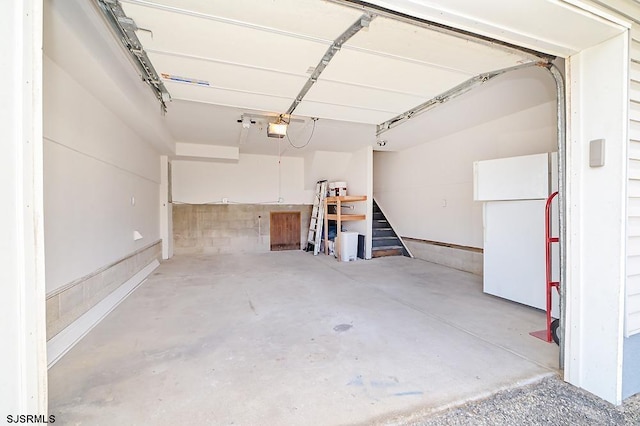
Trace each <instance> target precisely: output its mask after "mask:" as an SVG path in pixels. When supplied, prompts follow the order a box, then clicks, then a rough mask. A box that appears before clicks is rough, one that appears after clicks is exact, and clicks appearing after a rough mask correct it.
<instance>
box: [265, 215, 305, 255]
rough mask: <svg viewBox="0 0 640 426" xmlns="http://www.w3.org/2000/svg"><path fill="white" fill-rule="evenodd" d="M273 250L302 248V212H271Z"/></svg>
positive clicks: (270, 225) (270, 232)
mask: <svg viewBox="0 0 640 426" xmlns="http://www.w3.org/2000/svg"><path fill="white" fill-rule="evenodd" d="M269 227H270V231H269V235H270V241H271V251H280V250H300V212H271V219H270V224H269Z"/></svg>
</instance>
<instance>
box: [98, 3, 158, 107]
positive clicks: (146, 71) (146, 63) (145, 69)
mask: <svg viewBox="0 0 640 426" xmlns="http://www.w3.org/2000/svg"><path fill="white" fill-rule="evenodd" d="M97 2H98V6H99V7H100V10H101V11H102V13H103V15H104V16H105V18H106V19H107V22H109V25H110V26H111V28H112V29H113V31H114V32H115V33H116V35H117V37H118V39H120V42H122V45H123V46H124V48H125V49H127V52H128V53H129V56H130V57H131V59H132V60H133V63H134V65H135V66H136V68H138V72H139V73H140V76H141V77H142V80H143V81H144V82H145V83H147V84H148V85H149V87H151V90H153V93H154V94H155V95H156V98H158V101H159V102H160V108H161V109H162V113H165V112H167V102H168V101H170V100H171V95H170V94H169V91H168V90H167V88H166V87H165V86H164V83H162V81H161V80H160V77H159V76H158V73H157V72H156V70H155V68H154V67H153V64H152V63H151V60H150V59H149V57H148V56H147V52H145V50H144V49H143V48H142V43H140V40H139V39H138V36H137V35H136V31H137V30H138V29H141V28H138V26H137V25H136V23H135V22H134V21H133V19H131V18H129V17H128V16H127V15H126V14H125V13H124V10H123V9H122V5H121V4H120V1H119V0H97Z"/></svg>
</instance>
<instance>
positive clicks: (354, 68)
mask: <svg viewBox="0 0 640 426" xmlns="http://www.w3.org/2000/svg"><path fill="white" fill-rule="evenodd" d="M473 75H475V74H467V73H463V72H459V71H450V70H446V69H443V68H441V67H436V66H427V65H423V64H419V63H416V62H408V61H406V60H400V59H394V58H389V57H386V56H380V55H375V54H370V53H363V52H359V51H354V50H344V49H343V50H341V51H340V52H339V53H338V54H337V55H336V56H335V57H334V58H333V60H332V61H331V66H329V67H327V68H326V70H325V71H324V72H323V73H322V75H321V76H320V80H321V81H327V80H328V81H334V82H344V83H353V84H358V85H362V86H368V87H371V88H380V89H385V90H388V91H397V92H400V93H405V94H412V95H414V96H419V97H422V98H431V97H433V96H435V95H438V94H440V93H442V92H444V91H445V90H447V89H450V88H451V87H453V86H455V85H456V84H459V83H461V82H462V81H465V80H467V79H469V78H471V77H472V76H473Z"/></svg>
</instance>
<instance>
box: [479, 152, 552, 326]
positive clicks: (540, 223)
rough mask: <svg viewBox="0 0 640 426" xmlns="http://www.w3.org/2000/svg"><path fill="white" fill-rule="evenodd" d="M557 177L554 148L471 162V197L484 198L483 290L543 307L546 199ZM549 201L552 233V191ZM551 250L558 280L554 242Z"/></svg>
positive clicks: (544, 290) (544, 307) (544, 296)
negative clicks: (551, 151) (472, 187)
mask: <svg viewBox="0 0 640 426" xmlns="http://www.w3.org/2000/svg"><path fill="white" fill-rule="evenodd" d="M557 180H558V179H557V156H556V154H555V153H544V154H536V155H527V156H520V157H510V158H501V159H496V160H487V161H477V162H475V163H474V199H475V200H476V201H482V202H483V220H484V246H483V248H484V256H483V258H484V278H483V290H484V292H485V293H488V294H492V295H494V296H499V297H503V298H505V299H509V300H513V301H515V302H518V303H522V304H525V305H529V306H533V307H536V308H539V309H543V310H544V309H546V272H545V271H546V260H545V205H546V200H547V198H548V196H549V195H550V194H551V193H553V192H554V191H556V190H557ZM551 206H552V209H551V211H552V221H551V224H552V236H557V232H558V224H557V218H558V215H557V197H556V198H555V200H554V202H553V203H552V205H551ZM551 253H552V262H551V264H552V279H553V280H557V279H558V271H559V268H558V261H559V259H558V254H559V250H558V244H557V243H553V244H552V252H551ZM553 293H554V294H553V309H552V315H553V316H555V317H557V315H558V312H559V311H558V306H557V305H558V297H557V292H556V291H555V290H554V291H553Z"/></svg>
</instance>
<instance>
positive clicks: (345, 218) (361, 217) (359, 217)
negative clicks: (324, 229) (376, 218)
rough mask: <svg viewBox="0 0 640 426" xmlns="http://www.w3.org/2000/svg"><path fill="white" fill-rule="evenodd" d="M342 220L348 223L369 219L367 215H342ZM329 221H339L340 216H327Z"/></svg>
mask: <svg viewBox="0 0 640 426" xmlns="http://www.w3.org/2000/svg"><path fill="white" fill-rule="evenodd" d="M339 217H340V220H341V221H342V222H346V221H349V220H365V219H366V218H367V215H366V214H341V215H339ZM327 219H328V220H338V215H337V214H328V215H327Z"/></svg>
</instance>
